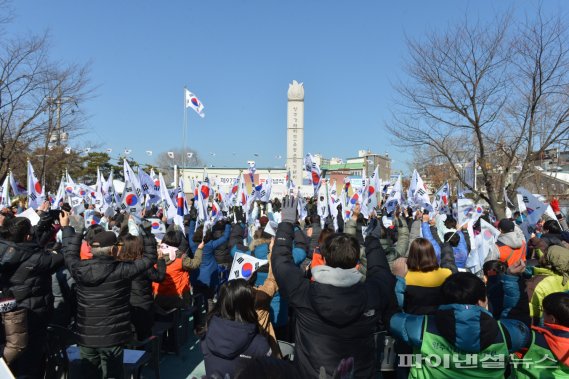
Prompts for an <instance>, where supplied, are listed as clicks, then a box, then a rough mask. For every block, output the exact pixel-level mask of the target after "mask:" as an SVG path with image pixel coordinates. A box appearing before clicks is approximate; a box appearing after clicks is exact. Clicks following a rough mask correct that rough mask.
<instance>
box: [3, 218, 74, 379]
mask: <svg viewBox="0 0 569 379" xmlns="http://www.w3.org/2000/svg"><path fill="white" fill-rule="evenodd" d="M46 215H49V213H48V212H44V213H43V215H42V216H43V217H42V222H43V223H42V225H40V228H37V227H36V228H33V227H32V224H31V222H30V220H28V219H27V218H24V217H15V218H10V219H7V220H5V222H4V223H3V225H2V227H1V228H0V267H1V269H0V287H1V291H2V303H6V304H7V303H8V302H10V303H12V304H13V309H9V308H3V309H2V311H1V312H2V322H3V324H4V331H5V339H6V341H5V346H4V351H3V356H4V358H5V360H6V362H7V363H8V364H9V365H10V369H11V370H12V372H13V373H14V375H16V376H17V377H20V376H25V377H34V378H35V377H42V376H43V371H44V362H45V359H44V358H45V352H44V346H45V342H46V338H47V324H48V321H49V319H50V317H51V313H52V311H53V294H52V291H51V275H52V274H53V273H54V272H55V271H57V269H58V268H59V267H61V266H62V265H63V256H62V255H61V254H57V253H55V252H47V251H46V250H45V248H44V247H42V246H41V245H40V243H39V241H40V240H46V239H47V237H44V236H45V235H46V233H48V230H49V229H50V228H51V229H53V227H52V226H51V224H52V223H53V221H51V222H50V224H49V225H48V219H47V218H46ZM38 232H41V233H39V234H38ZM51 234H52V237H53V233H51ZM40 235H41V236H42V237H41V238H38V237H40ZM10 300H12V301H10Z"/></svg>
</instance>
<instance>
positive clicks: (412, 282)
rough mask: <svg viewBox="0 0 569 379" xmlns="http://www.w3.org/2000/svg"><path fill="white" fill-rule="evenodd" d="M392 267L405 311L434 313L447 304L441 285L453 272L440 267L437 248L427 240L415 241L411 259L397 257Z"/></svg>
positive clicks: (411, 249)
mask: <svg viewBox="0 0 569 379" xmlns="http://www.w3.org/2000/svg"><path fill="white" fill-rule="evenodd" d="M442 261H446V260H442ZM392 270H393V274H395V276H396V277H397V284H396V292H397V295H398V300H399V303H400V304H399V305H401V306H402V307H403V310H404V311H405V312H407V313H412V314H432V313H433V312H434V311H436V309H437V308H438V306H439V305H441V304H443V299H442V295H441V290H440V287H441V286H442V284H443V283H444V281H445V280H446V278H448V277H449V276H450V275H451V274H452V271H451V270H450V269H448V268H441V267H440V266H439V263H438V261H437V256H436V253H435V248H434V247H433V245H432V244H431V243H430V242H429V241H428V240H427V239H425V238H416V239H415V240H413V242H411V245H410V247H409V256H408V257H407V259H405V258H399V259H397V260H395V262H394V264H393V268H392Z"/></svg>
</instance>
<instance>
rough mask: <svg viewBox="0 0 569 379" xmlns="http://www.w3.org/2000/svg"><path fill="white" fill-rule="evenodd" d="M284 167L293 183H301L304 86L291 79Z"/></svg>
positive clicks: (299, 184) (297, 184) (298, 184)
mask: <svg viewBox="0 0 569 379" xmlns="http://www.w3.org/2000/svg"><path fill="white" fill-rule="evenodd" d="M286 146H287V147H286V151H287V159H286V168H287V170H289V171H290V176H291V178H292V180H293V182H294V184H295V185H296V186H298V187H300V186H301V185H302V179H303V177H304V175H303V166H304V163H303V162H304V86H303V83H298V82H297V81H296V80H293V81H292V83H291V84H289V85H288V110H287V140H286Z"/></svg>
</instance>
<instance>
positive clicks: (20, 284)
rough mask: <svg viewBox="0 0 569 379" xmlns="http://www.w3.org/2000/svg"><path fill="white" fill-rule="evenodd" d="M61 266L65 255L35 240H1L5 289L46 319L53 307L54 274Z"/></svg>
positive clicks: (6, 292)
mask: <svg viewBox="0 0 569 379" xmlns="http://www.w3.org/2000/svg"><path fill="white" fill-rule="evenodd" d="M61 266H63V255H61V254H57V253H52V252H47V251H45V250H44V249H43V248H42V247H40V246H39V245H38V244H37V243H35V242H23V243H17V244H16V243H13V242H8V241H2V240H0V270H1V274H2V275H1V287H2V292H3V293H5V294H6V295H7V296H13V297H14V298H15V299H16V302H17V304H18V306H19V307H22V308H26V309H29V310H30V311H32V312H34V313H36V314H38V315H39V316H41V317H45V320H46V322H47V320H48V319H49V316H50V313H51V310H52V309H53V295H52V293H51V275H52V274H53V273H54V272H55V271H56V270H57V269H58V268H59V267H61Z"/></svg>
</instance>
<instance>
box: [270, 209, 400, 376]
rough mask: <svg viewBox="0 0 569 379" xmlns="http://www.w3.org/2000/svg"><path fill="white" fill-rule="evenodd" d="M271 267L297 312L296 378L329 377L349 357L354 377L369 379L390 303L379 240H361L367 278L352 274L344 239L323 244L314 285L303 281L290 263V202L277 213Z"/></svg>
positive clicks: (354, 252) (354, 246)
mask: <svg viewBox="0 0 569 379" xmlns="http://www.w3.org/2000/svg"><path fill="white" fill-rule="evenodd" d="M282 220H283V222H282V223H281V224H279V227H278V230H277V235H276V239H275V245H274V248H273V252H272V258H271V264H272V267H273V271H274V275H275V278H276V280H277V283H278V285H279V290H280V291H281V293H282V294H283V295H284V296H287V297H288V299H289V302H290V305H291V306H292V307H293V308H295V311H296V312H297V313H296V314H297V319H296V333H295V334H296V352H295V356H294V360H295V362H294V363H295V365H296V368H297V370H298V371H299V376H300V377H302V378H318V377H319V371H320V368H321V367H324V369H325V370H326V373H327V375H329V376H331V375H332V373H333V372H334V370H335V369H336V367H338V364H339V363H340V361H341V360H342V359H344V358H349V357H353V358H354V365H355V377H356V378H370V377H372V376H373V375H374V370H375V365H376V362H375V356H376V354H375V350H376V348H375V343H374V336H373V335H374V332H375V331H376V328H377V324H378V321H379V318H380V317H381V316H382V313H383V312H384V311H385V310H386V308H387V306H388V304H392V303H393V302H394V296H395V295H394V293H395V292H394V287H395V278H394V277H393V275H392V274H391V271H390V270H389V266H388V264H387V259H386V257H385V253H384V252H383V250H382V247H381V244H380V243H379V240H378V239H377V238H375V237H372V236H371V235H372V234H373V233H368V237H367V239H366V241H365V250H366V255H367V264H368V266H367V277H366V279H365V280H364V279H363V276H362V275H361V274H360V273H359V272H358V270H357V268H356V265H357V263H358V258H359V254H360V248H359V243H358V241H357V240H356V239H355V238H354V237H352V236H349V235H346V234H336V235H334V236H333V237H331V238H329V239H327V240H326V243H325V245H324V248H323V257H324V259H325V262H326V264H325V265H323V266H318V267H315V268H314V269H313V278H314V282H310V281H309V280H307V279H304V277H303V275H302V273H301V272H300V271H299V270H298V268H297V267H296V266H295V265H294V262H293V260H292V254H291V253H292V242H293V234H294V228H293V223H294V222H295V221H296V201H295V200H294V199H293V198H290V199H287V200H286V201H285V204H284V205H283V210H282Z"/></svg>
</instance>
